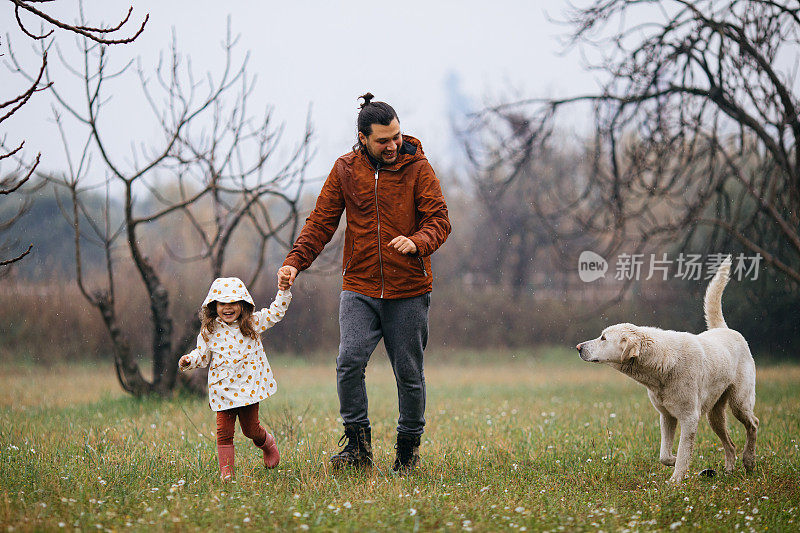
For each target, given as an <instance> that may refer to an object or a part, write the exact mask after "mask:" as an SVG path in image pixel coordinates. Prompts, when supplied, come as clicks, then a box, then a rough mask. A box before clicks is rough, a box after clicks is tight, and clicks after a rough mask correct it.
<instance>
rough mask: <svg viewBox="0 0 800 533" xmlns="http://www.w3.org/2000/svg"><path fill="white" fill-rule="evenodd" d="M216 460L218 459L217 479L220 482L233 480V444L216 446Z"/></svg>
mask: <svg viewBox="0 0 800 533" xmlns="http://www.w3.org/2000/svg"><path fill="white" fill-rule="evenodd" d="M217 458H218V459H219V477H220V479H222V481H230V480H231V479H233V444H229V445H227V446H225V445H219V444H218V445H217Z"/></svg>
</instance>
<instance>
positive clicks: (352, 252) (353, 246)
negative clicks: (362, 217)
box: [342, 237, 356, 277]
mask: <svg viewBox="0 0 800 533" xmlns="http://www.w3.org/2000/svg"><path fill="white" fill-rule="evenodd" d="M355 253H356V238H355V237H353V239H352V241H351V242H350V254H349V255H348V256H347V261H345V263H344V268H343V269H342V277H344V275H345V274H347V269H348V268H350V262H351V261H352V260H353V255H355Z"/></svg>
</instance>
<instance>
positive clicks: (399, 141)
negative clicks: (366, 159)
mask: <svg viewBox="0 0 800 533" xmlns="http://www.w3.org/2000/svg"><path fill="white" fill-rule="evenodd" d="M358 139H359V140H360V141H361V144H363V145H364V146H365V147H366V148H367V152H369V155H371V156H372V157H373V159H376V160H378V161H380V162H381V164H384V165H391V164H392V163H394V162H395V161H397V156H399V155H400V147H401V146H402V145H403V135H402V134H401V133H400V122H399V121H398V120H397V119H396V118H395V119H394V120H392V121H391V122H390V123H389V125H388V126H384V125H382V124H373V125H372V132H371V133H370V134H369V136H368V137H367V136H366V135H364V134H363V133H361V132H358Z"/></svg>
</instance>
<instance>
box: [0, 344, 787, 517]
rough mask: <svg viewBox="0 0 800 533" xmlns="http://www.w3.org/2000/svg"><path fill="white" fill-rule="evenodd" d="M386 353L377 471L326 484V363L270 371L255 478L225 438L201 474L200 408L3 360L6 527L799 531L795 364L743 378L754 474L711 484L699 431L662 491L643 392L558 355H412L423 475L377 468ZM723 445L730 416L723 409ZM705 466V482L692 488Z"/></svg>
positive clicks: (286, 363) (101, 372)
mask: <svg viewBox="0 0 800 533" xmlns="http://www.w3.org/2000/svg"><path fill="white" fill-rule="evenodd" d="M384 360H385V358H384V357H383V356H381V355H380V354H377V353H376V355H375V357H374V361H373V363H372V364H371V365H370V368H369V370H368V373H367V374H368V376H367V380H368V389H369V398H370V416H371V419H372V424H373V445H374V448H375V460H376V463H377V468H374V469H373V470H372V471H371V472H369V473H342V474H334V473H333V472H331V471H330V470H329V468H328V457H329V456H330V453H331V452H332V451H335V450H336V449H338V448H337V446H336V442H337V440H338V439H339V437H340V435H341V424H340V422H339V421H338V419H337V414H338V411H337V408H338V402H337V400H336V387H335V378H334V370H333V364H332V362H331V364H322V363H307V362H302V361H296V360H289V359H276V360H273V361H272V363H273V369H274V370H275V373H276V377H277V379H278V384H279V387H280V390H279V393H278V395H276V396H275V397H274V398H273V399H271V400H269V401H267V402H263V403H262V408H261V419H262V422H263V423H265V425H267V426H268V428H269V429H270V430H271V431H272V432H273V433H275V434H276V437H277V438H278V443H279V446H280V448H281V454H282V456H281V459H282V461H281V465H280V466H279V467H278V469H276V470H272V471H266V470H264V468H263V467H262V466H260V463H259V459H260V452H259V450H257V449H255V448H254V447H253V446H252V445H250V443H249V441H246V439H244V437H242V435H241V432H240V430H239V429H238V427H237V436H236V446H237V448H236V482H235V483H230V484H223V483H222V482H220V481H218V479H217V474H218V468H217V464H216V455H215V453H216V452H215V445H214V441H213V436H214V429H215V425H214V418H213V414H212V412H211V411H210V410H209V408H208V406H207V404H206V401H205V400H204V399H200V398H190V397H178V398H174V399H172V400H166V401H158V400H153V399H144V400H137V399H134V398H131V397H129V396H126V395H124V394H123V393H122V392H121V391H120V390H119V388H118V386H117V384H116V382H115V378H114V375H113V369H112V367H111V365H110V364H109V365H108V366H103V367H101V366H89V365H84V366H70V367H58V368H50V369H44V368H38V367H18V366H8V365H6V366H2V367H0V524H2V529H3V530H6V529H7V530H16V531H28V530H56V529H59V528H62V527H63V528H68V529H74V528H77V529H80V530H84V531H88V530H126V529H132V530H153V529H166V530H175V531H183V530H198V529H201V530H210V531H213V530H216V531H219V530H230V529H239V528H241V529H251V530H260V531H264V530H288V531H295V530H307V529H310V530H336V531H339V530H341V531H365V530H405V531H416V530H454V531H456V530H458V531H461V530H466V531H495V530H520V531H524V530H527V531H541V530H550V531H563V530H566V531H583V530H587V531H595V530H605V531H625V530H630V531H637V530H638V531H649V530H667V531H669V530H679V531H680V530H689V529H695V528H701V529H703V530H709V531H736V530H744V531H751V530H755V531H765V530H769V531H796V530H798V528H800V524H799V522H800V489H799V488H798V484H799V483H800V450H799V449H798V440H800V416H799V415H800V366H762V367H759V369H758V388H757V390H758V400H757V403H756V415H757V416H758V417H759V418H760V420H761V428H760V433H759V440H758V447H757V458H758V463H757V467H756V471H755V472H754V473H753V474H751V475H746V474H745V473H744V469H743V467H742V466H741V459H739V461H738V463H737V469H736V472H735V473H734V474H732V475H727V476H726V475H723V474H722V466H723V454H722V451H721V448H720V446H719V441H718V440H717V438H716V436H714V435H713V433H712V431H711V429H710V427H709V426H708V424H707V423H705V422H703V423H702V424H701V427H700V431H699V433H698V445H697V449H696V452H695V456H694V459H693V461H692V466H691V470H690V471H691V473H692V478H691V479H689V480H687V482H686V483H685V484H684V485H683V486H680V487H672V486H669V485H667V484H666V479H667V478H668V477H669V476H670V474H671V469H670V468H668V467H665V466H662V465H661V464H659V462H658V443H659V430H658V422H657V416H656V413H655V411H654V410H653V408H652V407H651V406H650V404H649V402H648V400H647V395H646V393H645V389H644V388H643V387H641V386H639V385H637V384H636V383H634V382H632V381H630V380H628V379H627V378H625V377H624V376H622V375H621V374H617V373H616V372H614V371H613V370H611V369H609V368H607V367H601V366H594V365H590V364H587V363H582V362H580V361H579V360H578V358H577V356H576V355H575V354H574V352H570V351H566V350H561V351H559V350H549V351H547V352H546V353H537V354H531V353H525V354H522V353H518V354H516V355H514V354H508V353H491V354H489V353H486V354H478V353H476V354H464V355H460V356H458V357H455V356H453V355H450V356H446V357H445V356H437V355H436V354H429V355H427V356H426V364H427V369H426V376H427V383H428V406H427V419H428V426H427V432H426V433H425V435H424V436H423V446H422V448H421V453H422V455H423V466H422V468H421V469H420V471H419V472H418V473H417V474H415V475H413V476H409V477H406V478H400V477H397V476H395V475H393V474H392V473H391V462H392V459H393V457H394V449H393V445H394V427H395V421H396V417H397V415H396V409H397V407H396V406H397V397H396V390H395V387H394V382H393V378H392V374H391V370H390V368H389V367H388V366H387V365H386V364H385V363H384ZM728 425H729V427H730V428H731V430H732V436H733V439H734V442H736V444H737V447H739V448H741V447H742V445H743V442H744V433H743V430H742V427H741V425H740V424H739V423H738V422H736V421H735V420H733V418H732V417H729V422H728ZM704 468H713V469H715V470H716V471H717V472H718V473H719V474H718V475H717V476H716V477H714V478H705V477H703V478H701V477H699V476H697V472H699V471H700V470H702V469H704Z"/></svg>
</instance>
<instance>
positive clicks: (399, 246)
mask: <svg viewBox="0 0 800 533" xmlns="http://www.w3.org/2000/svg"><path fill="white" fill-rule="evenodd" d="M389 246H391V247H392V248H394V249H395V250H397V251H398V252H400V253H401V254H406V255H408V254H415V253H417V245H416V244H414V241H412V240H411V239H409V238H408V237H403V236H402V235H398V236H397V237H395V238H394V239H392V240H391V242H390V243H389Z"/></svg>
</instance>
